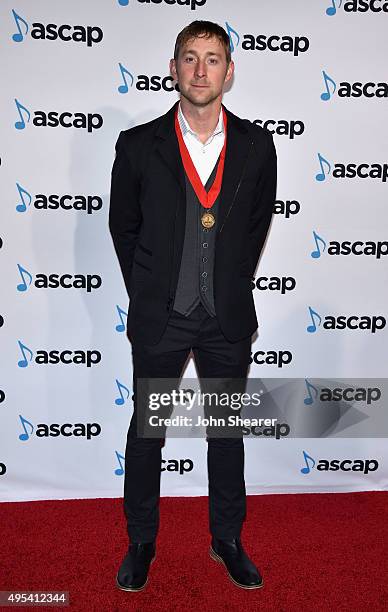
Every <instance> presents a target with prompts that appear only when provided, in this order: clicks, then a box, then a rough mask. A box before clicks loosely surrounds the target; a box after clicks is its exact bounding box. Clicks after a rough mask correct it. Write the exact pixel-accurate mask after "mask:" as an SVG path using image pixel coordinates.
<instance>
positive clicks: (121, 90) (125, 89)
mask: <svg viewBox="0 0 388 612" xmlns="http://www.w3.org/2000/svg"><path fill="white" fill-rule="evenodd" d="M119 68H120V72H121V77H122V79H123V81H124V85H119V87H118V88H117V91H118V92H119V93H121V94H126V93H128V83H127V79H126V76H125V75H126V74H127V75H128V76H129V78H130V79H131V85H130V86H131V87H132V85H133V81H134V79H133V75H132V74H131V73H130V72H129V70H127V69H126V67H125V66H123V65H122V64H121V63H120V62H119Z"/></svg>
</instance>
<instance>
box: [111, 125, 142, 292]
mask: <svg viewBox="0 0 388 612" xmlns="http://www.w3.org/2000/svg"><path fill="white" fill-rule="evenodd" d="M124 137H125V136H124V132H120V135H119V137H118V139H117V142H116V157H115V160H114V162H113V168H112V177H111V190H110V206H109V230H110V233H111V236H112V239H113V244H114V248H115V251H116V255H117V258H118V260H119V264H120V268H121V272H122V275H123V278H124V283H125V287H126V289H127V293H128V296H129V297H130V288H129V287H130V278H131V272H132V262H133V254H134V252H135V247H136V243H137V238H138V235H139V231H140V225H141V209H140V204H139V195H140V181H139V177H138V174H137V172H136V169H135V168H134V165H133V162H132V161H131V159H130V158H129V156H128V154H127V152H126V150H125V148H124Z"/></svg>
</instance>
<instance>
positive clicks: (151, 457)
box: [124, 304, 251, 542]
mask: <svg viewBox="0 0 388 612" xmlns="http://www.w3.org/2000/svg"><path fill="white" fill-rule="evenodd" d="M191 350H192V351H193V354H194V360H195V364H196V367H197V372H198V376H199V378H200V379H201V378H202V377H203V378H226V377H230V378H236V379H237V378H238V379H244V380H246V377H247V371H248V367H249V362H250V351H251V337H248V338H245V339H244V340H241V341H238V342H234V343H232V342H228V340H226V338H225V337H224V335H223V334H222V332H221V330H220V327H219V325H218V322H217V318H216V317H212V316H210V315H209V314H208V313H207V311H206V310H205V308H204V307H203V306H202V304H200V305H199V306H197V307H196V308H195V309H194V310H193V311H192V313H191V314H190V315H189V316H188V317H185V316H183V315H181V314H180V313H178V312H176V311H174V310H173V311H172V312H171V316H170V319H169V321H168V324H167V327H166V330H165V332H164V334H163V336H162V338H161V340H160V341H159V342H158V343H157V344H156V345H144V344H141V343H136V342H134V343H132V357H133V390H134V412H133V415H132V419H131V423H130V426H129V429H128V435H127V445H126V451H125V480H124V512H125V516H126V518H127V529H128V535H129V538H130V540H131V542H148V541H151V540H154V539H156V535H157V532H158V527H159V497H160V474H161V458H162V457H161V440H160V438H142V437H138V435H137V410H136V405H137V384H136V379H137V378H151V377H154V378H171V379H177V380H179V378H180V377H181V374H182V371H183V368H184V365H185V363H186V361H187V358H188V356H189V354H190V351H191ZM207 443H208V453H207V466H208V478H209V526H210V532H211V534H212V535H214V536H215V537H216V538H220V539H229V538H233V537H239V535H240V532H241V528H242V523H243V521H244V519H245V515H246V492H245V481H244V442H243V438H242V436H241V437H237V438H222V437H215V438H213V437H209V438H208V439H207Z"/></svg>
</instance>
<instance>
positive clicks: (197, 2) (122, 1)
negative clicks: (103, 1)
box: [117, 0, 207, 11]
mask: <svg viewBox="0 0 388 612" xmlns="http://www.w3.org/2000/svg"><path fill="white" fill-rule="evenodd" d="M135 1H137V2H138V3H139V4H163V3H164V4H167V5H170V6H172V5H175V4H177V5H178V6H187V7H189V8H190V9H191V10H192V11H195V9H196V8H197V7H199V6H204V4H206V2H207V0H132V4H134V3H135ZM117 2H118V3H119V5H120V6H128V4H129V3H130V2H129V0H117Z"/></svg>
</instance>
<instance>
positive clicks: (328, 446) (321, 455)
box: [0, 0, 388, 501]
mask: <svg viewBox="0 0 388 612" xmlns="http://www.w3.org/2000/svg"><path fill="white" fill-rule="evenodd" d="M327 9H328V11H327ZM328 13H329V14H328ZM330 13H331V14H330ZM0 14H1V24H0V37H1V60H2V75H3V78H2V87H1V90H2V128H1V129H2V138H1V150H0V156H1V166H0V173H1V174H0V176H1V184H2V205H1V212H0V214H1V228H0V237H1V243H0V244H1V248H0V266H1V285H2V297H1V305H0V315H1V319H0V324H1V325H0V339H1V346H2V351H1V377H0V389H1V391H0V432H1V446H0V489H1V499H2V500H3V501H4V500H7V501H11V500H32V499H56V498H81V497H118V496H121V495H122V489H123V474H122V470H121V472H120V466H121V465H122V463H123V456H124V452H125V441H126V433H127V428H128V424H129V421H130V417H131V413H132V401H131V395H132V389H131V383H132V369H131V368H132V363H131V346H130V344H129V342H128V340H127V338H126V335H125V332H123V331H117V330H116V326H119V325H120V322H121V319H120V313H121V311H127V306H128V298H127V295H126V292H125V287H124V283H123V280H122V277H121V272H120V269H119V266H118V262H117V259H116V256H115V253H114V249H113V244H112V241H111V237H110V234H109V231H108V203H109V187H110V172H111V167H112V163H113V159H114V145H115V142H116V139H117V136H118V134H119V131H120V130H122V129H126V128H128V127H131V126H134V125H138V124H139V123H143V122H145V121H149V120H151V119H153V118H154V117H156V116H158V115H160V114H163V113H165V112H166V111H167V110H168V109H169V108H170V107H171V106H172V104H173V102H174V101H175V100H176V98H177V93H176V91H175V90H174V88H173V87H172V86H171V81H169V80H168V79H167V80H166V81H163V78H164V77H167V76H168V61H169V59H170V57H171V56H172V53H173V48H174V43H175V38H176V35H177V33H178V32H179V31H180V30H181V29H182V28H183V27H184V26H185V25H187V24H188V23H189V22H190V21H192V20H194V19H209V20H212V21H216V22H218V23H219V24H221V25H223V27H225V28H227V27H228V28H229V31H230V36H231V40H232V43H233V45H234V51H233V59H234V61H235V64H236V71H235V78H234V82H233V84H232V87H231V88H230V90H229V91H228V92H226V93H225V96H224V104H225V105H226V106H227V108H229V109H230V110H231V111H232V112H234V113H235V114H237V115H239V116H241V117H246V118H249V119H251V120H252V121H255V120H256V121H262V122H266V121H267V120H272V122H271V123H269V124H267V125H268V127H269V129H271V130H274V138H275V144H276V148H277V153H278V173H279V180H278V194H277V198H278V204H277V212H276V215H275V218H274V220H273V223H272V227H271V232H270V236H269V239H268V242H267V246H266V249H265V251H264V254H263V256H262V259H261V262H260V266H259V268H258V270H257V272H256V280H257V278H258V277H259V276H263V277H268V278H272V277H277V278H280V279H282V278H283V277H290V278H291V279H295V283H293V282H292V281H291V285H292V284H295V288H293V289H292V290H289V291H286V292H284V293H282V292H281V291H279V290H268V289H267V290H266V289H258V288H255V289H254V290H253V291H254V297H255V303H256V309H257V314H258V319H259V326H260V327H259V334H258V335H257V336H256V335H255V336H254V342H253V345H252V358H253V363H252V366H251V368H250V373H249V375H250V377H272V378H277V377H288V378H294V377H295V378H296V377H301V378H308V379H309V380H311V379H314V377H319V378H324V377H336V378H341V377H354V378H356V377H363V378H369V377H371V378H372V377H373V378H377V377H384V376H385V375H386V347H387V327H386V325H385V318H386V316H387V303H388V302H387V288H386V278H387V264H386V256H385V255H384V254H383V253H384V252H387V250H388V249H387V242H386V241H387V238H388V237H387V218H388V213H387V182H386V179H387V177H386V176H385V175H384V172H385V173H386V172H387V168H386V167H384V164H385V165H386V164H388V154H387V136H388V127H387V114H386V108H387V97H388V84H387V80H388V77H387V69H386V58H387V51H388V39H387V36H386V32H387V25H388V3H386V2H384V1H383V0H381V1H380V0H367V1H365V2H357V1H353V2H342V3H341V2H340V0H336V1H335V2H331V0H314V2H311V1H309V0H294V1H293V2H292V3H291V2H288V1H287V0H261V1H260V2H258V3H254V2H250V1H249V0H241V1H240V2H233V1H232V0H169V1H168V0H163V1H162V0H158V1H156V0H153V1H151V2H150V1H149V0H148V1H144V0H143V1H142V0H129V2H127V3H125V1H124V0H121V2H118V1H117V0H104V1H100V2H94V1H93V0H84V1H83V2H76V1H75V0H69V1H68V2H61V3H60V2H56V3H53V2H50V1H49V0H35V1H31V0H28V1H27V0H16V1H15V2H14V1H13V0H12V2H11V1H10V0H3V1H2V3H1V8H0ZM49 24H51V25H49ZM66 25H67V26H69V27H64V28H63V27H62V28H61V27H60V26H66ZM259 36H260V38H259V39H258V43H257V46H258V47H259V48H257V49H255V48H254V47H255V44H253V48H252V37H253V38H255V37H259ZM274 36H275V37H278V38H272V37H274ZM279 38H280V40H279ZM279 45H280V46H281V48H280V49H279V48H278V47H279ZM275 48H277V50H275ZM123 75H124V77H125V79H126V81H124V80H123V79H124V77H123ZM151 77H154V78H153V79H152V81H151ZM147 82H148V85H150V83H151V86H152V89H151V88H150V87H149V86H148V87H147ZM356 82H358V83H361V85H359V86H355V87H353V89H354V91H355V92H356V93H357V91H358V92H360V94H361V95H359V96H355V95H353V96H346V95H345V94H346V90H347V89H351V88H352V84H354V83H356ZM152 83H153V85H152ZM163 83H164V85H163ZM344 83H348V84H349V85H348V86H346V85H344ZM367 83H372V84H374V85H369V86H367V87H364V85H365V84H367ZM378 83H381V85H376V84H378ZM125 85H127V86H125ZM120 86H121V92H120V91H119V90H118V88H119V87H120ZM125 90H127V91H125ZM325 92H326V96H323V97H324V98H325V97H326V98H327V99H326V100H325V99H322V98H321V95H322V94H324V93H325ZM54 112H55V113H57V115H56V117H57V118H58V117H59V115H61V114H62V113H68V114H67V115H64V116H62V118H61V121H62V124H67V126H66V127H65V126H64V125H61V123H59V124H58V121H57V122H56V123H57V125H52V126H50V125H42V123H43V124H44V123H45V118H46V119H47V115H48V114H49V113H54ZM50 117H51V119H50ZM48 122H49V123H50V122H51V123H55V120H54V118H53V116H52V115H51V116H50V115H49V121H48ZM15 123H16V126H15ZM23 123H24V126H23ZM88 124H89V128H88V127H87V126H88ZM83 126H86V127H83ZM340 164H343V165H345V166H347V165H348V164H354V166H353V168H354V172H353V174H355V175H356V176H354V177H351V176H345V177H343V176H342V177H341V176H338V175H339V174H341V167H340ZM322 172H323V173H324V180H317V178H316V175H318V174H322ZM357 172H358V173H359V174H364V175H366V176H364V177H363V178H361V176H357ZM347 174H348V175H349V174H352V169H351V168H348V171H347ZM320 178H322V177H320ZM64 195H68V196H70V197H69V198H67V199H64V200H62V204H63V205H64V207H61V206H60V205H58V202H60V199H61V198H62V196H64ZM49 196H56V197H51V204H50V200H49ZM48 201H49V208H47V202H48ZM286 202H291V204H288V205H285V203H286ZM45 203H46V205H45ZM66 206H67V208H65V207H66ZM88 207H89V208H88ZM85 208H86V210H85ZM314 232H315V234H314ZM314 236H315V238H314ZM333 241H337V242H339V243H342V242H344V241H348V242H349V244H350V245H351V246H352V245H353V246H354V243H355V242H356V241H360V243H361V245H358V246H357V245H355V246H354V249H358V251H361V253H360V254H354V253H352V252H350V253H348V254H337V255H336V254H331V253H330V252H329V251H330V249H329V243H330V242H333ZM365 243H368V244H367V245H366V244H365ZM380 243H381V244H380ZM317 246H319V250H320V257H312V256H311V252H312V251H313V250H314V249H317ZM368 249H369V251H368ZM376 249H379V251H380V252H381V253H382V254H381V256H379V257H377V256H376ZM368 252H369V253H371V254H368ZM373 253H374V254H373ZM51 274H56V275H59V276H57V278H58V277H61V276H62V275H68V276H67V277H64V278H63V279H62V282H63V283H65V284H66V283H67V284H69V285H70V286H68V287H67V288H65V287H62V286H57V287H55V286H54V287H47V286H45V284H46V285H47V283H45V280H44V279H45V277H48V276H49V275H51ZM263 282H264V285H265V284H266V283H265V281H263ZM52 284H55V282H54V279H52ZM42 285H43V286H42ZM73 285H74V286H73ZM309 307H310V308H311V309H312V310H313V311H314V313H313V314H312V315H311V314H310V312H311V311H310V310H309ZM340 315H342V316H344V317H346V318H348V317H351V316H357V317H369V318H373V317H380V318H379V319H378V326H379V327H381V329H376V330H375V331H374V333H372V330H371V329H362V328H361V329H360V328H356V329H350V328H348V327H345V328H344V329H327V325H326V327H325V321H327V319H325V317H330V316H331V317H338V316H340ZM121 317H122V320H123V321H124V323H125V315H123V314H121ZM319 317H320V318H321V319H320V323H319ZM365 320H366V321H367V319H365ZM313 321H314V322H315V324H316V328H317V329H316V332H314V333H311V332H307V330H306V328H307V326H308V325H312V323H313ZM65 350H67V351H70V352H68V353H66V354H63V357H62V358H63V359H64V360H66V359H67V360H69V361H70V363H63V361H59V362H58V363H44V351H46V352H50V351H57V353H56V354H57V355H59V354H60V352H61V351H65ZM259 351H264V359H261V361H263V363H258V362H260V353H259ZM279 351H288V354H289V359H288V361H289V363H287V364H283V366H282V367H279V364H277V363H273V361H274V359H272V363H271V359H270V360H269V361H270V362H269V363H266V362H265V357H266V356H268V355H271V354H272V355H273V356H275V357H276V358H278V356H279ZM52 360H55V358H54V357H52ZM73 360H74V361H75V362H74V361H73ZM42 361H43V363H42ZM77 361H78V363H77ZM85 361H86V362H87V363H85ZM23 362H24V363H23ZM23 366H24V367H23ZM185 376H192V377H194V376H195V368H194V364H193V362H192V360H191V361H190V363H189V365H188V368H187V370H186V372H185ZM121 385H123V386H121ZM119 387H120V388H121V390H122V393H123V399H124V401H123V403H122V404H121V405H120V403H116V401H115V400H116V399H118V398H120V395H119ZM66 423H67V424H69V427H67V428H64V429H62V430H61V429H60V428H59V426H61V425H63V424H66ZM53 424H57V425H58V428H57V429H55V427H54V428H52V429H51V433H52V434H53V433H55V430H56V431H57V434H58V435H42V434H44V433H45V431H46V433H47V430H50V425H53ZM77 424H78V426H77ZM66 434H70V435H66ZM245 448H246V469H245V475H246V484H247V491H248V493H267V492H279V493H282V492H309V491H310V492H311V491H313V492H314V491H317V492H318V491H354V490H366V489H387V488H388V445H387V440H386V439H385V438H375V439H373V438H370V437H369V438H363V437H354V438H349V437H348V438H340V437H338V436H332V437H325V438H321V439H318V438H316V439H313V438H309V439H306V438H304V439H292V438H291V437H289V438H288V439H287V438H283V439H281V440H276V439H271V438H266V439H264V438H261V439H247V440H246V441H245ZM303 452H305V453H307V454H308V455H309V456H310V458H312V459H313V460H315V461H316V465H318V462H319V460H321V459H327V460H329V461H330V460H333V459H339V460H340V459H349V460H350V461H354V460H357V459H361V460H364V461H365V460H376V461H377V462H378V468H377V469H375V470H374V471H372V472H369V473H367V474H366V473H364V471H353V470H351V471H345V470H342V469H339V470H337V471H321V470H317V469H316V467H315V468H313V467H312V462H310V468H311V469H310V470H309V473H302V472H301V469H302V468H303V466H305V465H306V464H305V461H304V454H303ZM163 457H164V460H165V463H164V468H168V469H164V471H163V474H162V494H163V495H204V494H206V493H207V475H206V442H205V441H204V440H203V439H194V440H184V439H180V440H179V439H168V440H167V443H166V446H165V448H164V449H163ZM183 460H186V461H183ZM120 462H121V463H120ZM305 472H306V470H305Z"/></svg>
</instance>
